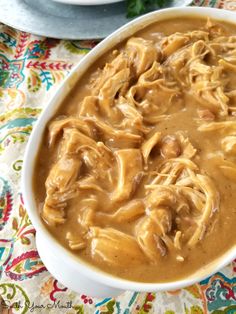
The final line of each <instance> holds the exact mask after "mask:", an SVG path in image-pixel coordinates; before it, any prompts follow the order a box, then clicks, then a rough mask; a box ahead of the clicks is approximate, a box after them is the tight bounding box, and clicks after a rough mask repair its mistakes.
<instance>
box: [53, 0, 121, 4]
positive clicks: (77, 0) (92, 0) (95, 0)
mask: <svg viewBox="0 0 236 314" xmlns="http://www.w3.org/2000/svg"><path fill="white" fill-rule="evenodd" d="M52 1H55V2H61V3H66V4H79V5H100V4H109V3H115V2H121V1H125V0H52Z"/></svg>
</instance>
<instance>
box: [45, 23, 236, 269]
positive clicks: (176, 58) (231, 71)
mask: <svg viewBox="0 0 236 314" xmlns="http://www.w3.org/2000/svg"><path fill="white" fill-rule="evenodd" d="M173 31H174V30H173ZM150 38H153V40H150V39H144V38H141V37H132V38H130V39H129V40H128V41H127V42H126V43H125V44H124V45H123V46H120V47H118V48H117V50H116V51H114V52H113V54H109V58H108V59H107V63H106V64H105V65H104V66H101V67H100V68H98V69H97V70H96V71H95V73H93V74H89V77H90V80H89V82H87V84H86V85H85V86H84V88H85V90H86V93H84V95H85V97H84V96H83V97H80V98H79V99H80V100H79V101H78V102H77V98H76V106H75V107H76V108H72V109H71V112H73V116H69V115H68V116H66V115H64V116H62V115H61V116H59V117H57V118H56V119H54V120H52V121H51V123H50V124H49V126H48V134H47V136H48V142H47V143H48V144H49V151H50V156H49V159H50V162H51V167H50V169H49V170H47V169H46V170H45V173H46V175H45V176H47V179H46V183H45V189H46V197H45V202H44V205H43V208H42V217H43V219H44V220H45V221H46V222H47V223H48V225H49V226H53V227H54V226H56V225H60V224H64V226H63V227H65V230H66V227H67V222H68V221H69V220H70V221H71V216H70V215H74V216H75V222H73V226H74V225H75V228H74V229H73V232H72V231H71V230H69V231H68V232H67V233H66V236H65V238H66V239H65V240H66V242H67V244H68V246H69V248H70V249H71V250H78V251H86V254H87V255H88V256H90V257H91V259H92V260H93V261H94V263H95V264H96V263H97V264H99V265H100V264H102V263H104V264H106V265H110V266H112V267H114V268H124V269H126V268H127V263H129V266H130V265H131V266H132V265H141V264H145V265H146V264H148V263H151V264H158V262H160V260H161V259H162V260H163V261H164V260H165V258H167V257H168V256H169V255H170V256H171V258H172V257H173V256H174V260H175V261H177V262H179V263H182V264H184V263H185V262H186V260H187V254H188V253H186V252H187V251H188V250H190V248H191V249H192V248H194V247H197V244H198V243H199V242H201V241H203V240H204V237H205V236H206V233H207V232H208V231H209V230H210V225H211V224H213V222H214V219H215V217H216V216H217V213H218V212H220V210H221V198H220V193H219V191H220V189H219V191H218V186H217V182H216V181H217V180H218V177H217V176H218V173H222V174H223V175H222V177H223V178H227V179H226V180H230V183H232V182H233V183H235V182H236V158H235V153H236V122H235V116H236V89H235V86H233V83H232V82H230V77H232V75H235V73H236V36H230V37H229V36H226V35H225V30H224V29H223V28H222V27H219V26H217V24H215V23H212V22H211V21H210V20H208V21H207V23H206V25H205V27H202V28H201V29H198V30H193V31H186V32H176V33H172V34H170V35H165V34H164V33H163V34H162V33H161V34H159V33H158V34H152V36H150ZM155 38H156V39H155ZM101 63H102V61H101ZM99 64H100V63H99ZM82 87H83V86H82ZM81 93H82V92H81ZM77 107H78V108H77ZM186 112H188V115H187V114H185V113H186ZM186 117H187V118H186ZM179 119H180V120H179ZM181 119H182V120H181ZM180 121H182V122H181V123H182V125H181V123H180ZM212 134H215V137H213V136H212ZM208 137H209V139H208ZM202 141H204V142H206V143H207V145H209V150H208V153H206V152H204V151H202V145H201V142H202ZM212 141H213V143H211V142H212ZM204 147H206V146H204ZM212 147H214V149H215V151H213V150H212ZM206 150H207V149H206ZM209 152H210V153H209ZM208 162H209V163H211V165H212V167H215V168H214V172H213V171H211V168H210V167H208V165H207V163H208ZM44 182H45V181H44ZM75 231H76V232H75ZM127 261H128V262H127ZM127 269H128V268H127Z"/></svg>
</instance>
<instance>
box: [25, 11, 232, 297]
mask: <svg viewBox="0 0 236 314" xmlns="http://www.w3.org/2000/svg"><path fill="white" fill-rule="evenodd" d="M208 16H209V17H211V18H214V19H220V20H224V21H227V22H232V23H234V24H236V14H235V13H233V12H230V11H225V10H219V9H211V8H197V7H189V8H181V9H180V8H173V9H165V10H161V11H156V12H152V13H149V14H147V15H145V16H142V17H140V18H138V19H136V20H134V21H132V22H130V23H129V24H127V25H125V26H123V27H122V28H120V29H119V30H117V31H116V32H114V33H113V34H112V35H110V36H109V37H107V38H106V39H105V40H104V41H102V42H101V43H100V44H99V45H97V46H96V48H94V49H93V50H92V51H91V52H90V53H89V54H88V55H87V56H86V57H85V58H84V59H82V61H80V62H79V64H78V65H77V66H76V67H75V69H74V70H73V71H72V73H71V74H70V75H69V77H67V79H66V80H65V81H64V82H63V84H62V85H61V86H60V88H59V89H58V91H57V93H56V94H55V96H54V97H53V99H52V100H51V101H50V102H49V104H48V105H47V107H46V109H45V110H44V111H43V112H42V114H41V116H40V118H39V119H38V121H37V124H36V125H35V127H34V130H33V132H32V135H31V137H30V139H29V143H28V146H27V148H26V153H25V157H24V165H23V178H22V184H23V197H24V200H25V204H26V208H27V211H28V214H29V217H30V219H31V221H32V223H33V225H34V227H35V228H36V231H37V233H36V241H37V248H38V251H39V255H40V256H41V258H42V261H43V262H44V264H45V266H46V267H47V268H48V270H49V271H50V272H51V274H52V275H53V276H54V277H56V278H57V279H58V280H59V281H60V282H61V283H63V284H64V285H66V286H67V287H69V288H71V289H72V290H74V291H77V292H81V293H84V294H88V295H92V296H97V297H105V296H116V295H118V294H120V293H121V292H122V291H123V290H133V291H146V292H147V291H161V290H175V289H179V288H181V287H184V286H188V285H192V284H194V283H196V282H198V281H200V280H202V279H203V278H205V277H207V276H209V275H211V274H213V273H214V272H216V271H218V270H219V269H220V268H222V267H224V266H225V265H227V264H228V263H230V262H231V261H232V260H233V259H234V258H235V257H236V246H234V247H232V248H231V249H230V250H228V251H227V252H226V253H225V254H223V255H222V256H220V257H219V258H218V259H215V260H214V261H213V262H212V263H210V264H208V265H207V266H203V267H202V268H201V269H199V270H198V271H196V272H194V273H193V274H191V275H189V276H186V277H185V278H183V279H180V280H176V281H172V282H166V283H140V282H134V281H130V280H125V279H121V278H117V277H114V276H112V275H110V274H108V273H105V272H102V271H100V270H98V269H96V268H94V267H93V266H91V265H89V264H87V263H85V262H84V261H83V260H80V259H78V258H75V256H74V255H73V254H72V253H71V252H69V250H67V249H65V248H64V247H63V246H62V245H61V244H60V243H59V242H57V241H56V239H54V238H53V236H52V235H51V234H50V233H49V231H48V230H47V229H46V227H45V225H44V224H43V222H42V220H41V218H40V216H39V213H38V210H37V206H36V203H35V199H34V192H33V188H32V180H33V170H34V162H35V158H36V155H37V152H38V150H39V147H40V144H41V138H42V136H43V132H44V130H45V127H46V124H47V123H48V121H49V120H50V119H51V118H52V117H53V115H54V113H55V112H56V111H57V109H58V108H59V106H60V104H61V102H62V101H63V99H64V98H65V96H66V95H67V94H68V92H69V91H70V90H71V89H72V87H73V86H74V85H75V83H76V81H77V80H78V79H79V78H80V77H81V76H82V75H83V73H85V72H86V70H87V69H88V68H89V67H90V66H91V65H92V64H93V63H94V62H95V61H96V60H97V59H98V58H99V57H100V56H102V55H103V54H104V53H105V52H107V51H108V50H110V49H111V48H112V47H114V46H116V45H117V44H118V43H120V42H121V41H123V40H125V39H126V38H128V37H130V36H132V35H133V34H134V33H136V32H137V31H138V30H141V29H143V28H144V27H146V26H148V25H150V24H152V23H155V22H157V21H162V20H166V19H170V18H176V17H181V18H184V17H208ZM219 236H220V235H219Z"/></svg>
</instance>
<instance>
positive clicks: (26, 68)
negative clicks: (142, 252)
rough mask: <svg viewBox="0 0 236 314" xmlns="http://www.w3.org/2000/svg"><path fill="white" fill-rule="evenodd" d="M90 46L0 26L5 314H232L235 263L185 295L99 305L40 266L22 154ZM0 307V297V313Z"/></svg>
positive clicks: (234, 5)
mask: <svg viewBox="0 0 236 314" xmlns="http://www.w3.org/2000/svg"><path fill="white" fill-rule="evenodd" d="M193 5H201V6H212V7H220V8H225V9H231V10H236V1H232V0H231V1H225V0H224V1H217V0H210V1H204V0H198V1H197V0H195V1H194V3H193ZM95 44H96V42H95V41H63V40H54V39H48V38H41V37H36V36H33V35H30V34H28V33H24V32H20V31H17V30H14V29H12V28H9V27H7V26H5V25H0V130H1V132H0V169H1V173H0V296H2V298H3V299H4V301H5V310H4V313H18V314H19V313H20V314H22V313H36V314H37V313H43V314H44V313H50V314H57V313H60V314H61V313H62V314H63V313H66V314H73V313H77V314H83V313H96V314H99V313H103V314H105V313H124V314H128V313H139V314H145V313H155V314H182V313H183V314H203V313H212V314H213V313H214V314H235V313H236V260H235V261H234V262H233V263H232V264H230V265H228V266H227V267H225V268H224V269H222V270H221V271H220V272H218V273H217V274H215V275H213V276H211V277H210V278H207V279H206V280H204V281H202V282H200V283H198V284H195V285H193V286H190V287H187V288H185V289H181V290H178V291H173V292H161V293H152V292H150V293H135V292H125V293H124V294H123V295H121V296H120V297H118V298H116V299H112V298H107V299H102V300H101V299H95V298H91V297H89V296H85V295H79V294H76V293H75V292H72V291H70V290H69V289H67V288H66V287H63V286H62V285H61V284H60V283H59V282H57V280H56V279H54V278H53V277H51V275H50V274H49V273H48V271H47V270H46V268H45V266H44V265H43V263H42V262H41V260H40V258H39V255H38V252H37V250H36V246H35V229H34V227H33V226H32V224H31V222H30V220H29V218H28V215H27V211H26V208H25V206H24V201H23V199H22V195H21V190H20V178H21V169H22V161H23V155H24V150H25V147H26V143H27V141H28V138H29V135H30V133H31V130H32V128H33V125H34V123H35V121H36V120H37V117H38V116H39V114H40V112H41V110H42V109H43V108H44V106H45V104H46V103H47V100H48V99H49V98H50V97H51V96H52V95H53V94H54V93H55V90H56V89H57V88H58V84H59V83H60V82H61V81H62V80H63V79H64V78H65V76H66V75H67V74H68V73H69V72H70V70H71V69H72V68H73V66H74V65H75V64H76V63H77V62H78V61H79V60H80V59H81V58H82V57H83V56H84V55H85V54H86V53H87V52H88V51H89V50H91V49H92V48H93V47H94V45H95ZM58 263H60V261H58ZM78 280H79V278H78ZM1 307H2V310H1ZM3 307H4V304H3V303H2V304H1V297H0V313H2V311H3ZM7 307H8V308H9V309H7Z"/></svg>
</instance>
